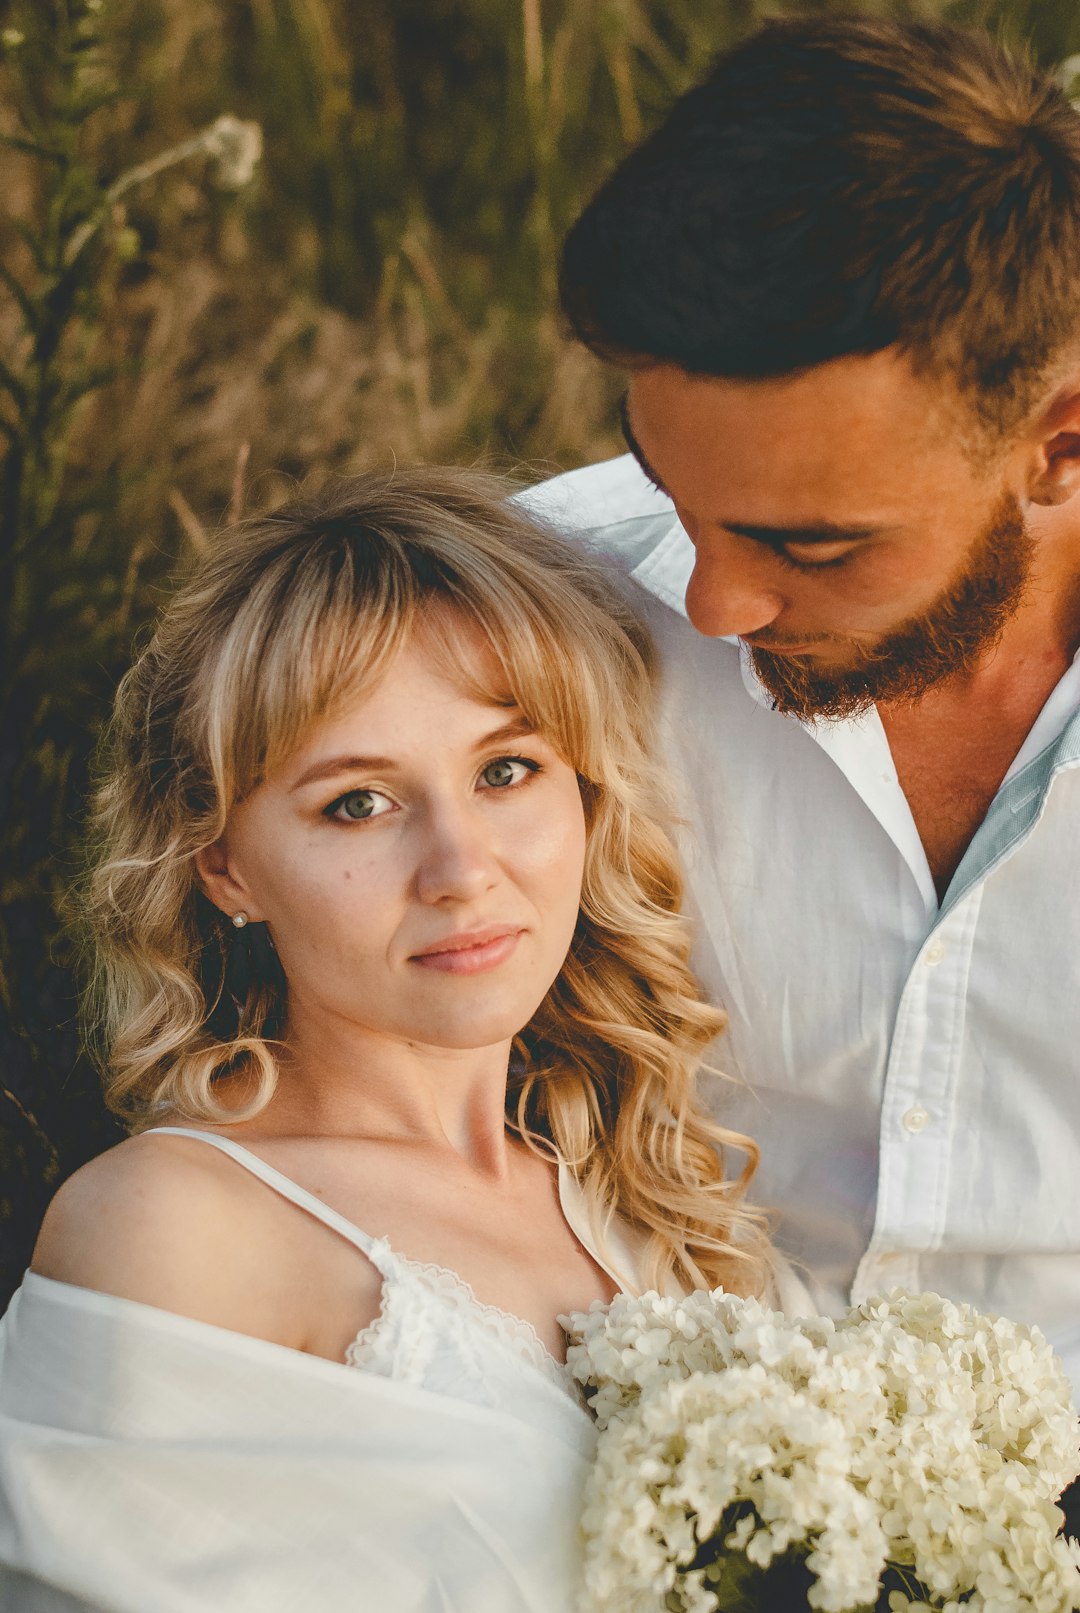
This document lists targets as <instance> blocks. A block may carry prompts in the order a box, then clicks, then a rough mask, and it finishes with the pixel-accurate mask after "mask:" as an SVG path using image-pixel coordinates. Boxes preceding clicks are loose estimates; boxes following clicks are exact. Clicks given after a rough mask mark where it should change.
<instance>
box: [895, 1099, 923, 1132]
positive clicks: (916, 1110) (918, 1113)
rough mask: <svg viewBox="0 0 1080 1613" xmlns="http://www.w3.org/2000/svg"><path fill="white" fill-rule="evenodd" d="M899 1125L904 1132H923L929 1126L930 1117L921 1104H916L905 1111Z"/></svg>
mask: <svg viewBox="0 0 1080 1613" xmlns="http://www.w3.org/2000/svg"><path fill="white" fill-rule="evenodd" d="M900 1124H901V1125H902V1126H903V1128H904V1130H905V1131H910V1132H917V1131H925V1130H926V1128H927V1126H928V1125H929V1124H930V1116H929V1114H928V1113H927V1111H926V1110H925V1109H924V1108H923V1106H922V1104H921V1103H916V1104H914V1105H913V1107H912V1108H910V1109H909V1110H908V1111H907V1113H906V1114H905V1115H904V1117H903V1119H902V1120H901V1122H900Z"/></svg>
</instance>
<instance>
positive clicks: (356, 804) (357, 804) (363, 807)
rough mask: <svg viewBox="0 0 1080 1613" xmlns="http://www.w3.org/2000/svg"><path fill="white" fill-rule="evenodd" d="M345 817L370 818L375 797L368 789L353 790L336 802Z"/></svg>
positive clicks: (373, 808)
mask: <svg viewBox="0 0 1080 1613" xmlns="http://www.w3.org/2000/svg"><path fill="white" fill-rule="evenodd" d="M338 805H339V806H340V808H341V810H342V812H344V814H345V816H346V817H347V818H370V817H371V814H372V813H373V812H374V810H375V797H374V796H373V795H372V793H371V791H370V790H353V791H352V793H351V794H349V795H343V796H342V798H341V800H340V801H339V802H338Z"/></svg>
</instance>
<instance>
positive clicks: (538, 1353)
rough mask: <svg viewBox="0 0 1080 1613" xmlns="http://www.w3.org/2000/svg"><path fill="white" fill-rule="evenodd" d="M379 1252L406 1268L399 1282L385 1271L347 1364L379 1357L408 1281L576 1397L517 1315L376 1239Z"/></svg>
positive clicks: (559, 1365)
mask: <svg viewBox="0 0 1080 1613" xmlns="http://www.w3.org/2000/svg"><path fill="white" fill-rule="evenodd" d="M377 1247H378V1249H379V1252H380V1253H382V1252H383V1251H385V1253H386V1255H388V1256H389V1257H390V1259H392V1261H393V1262H394V1264H395V1265H397V1266H398V1267H402V1268H404V1271H403V1272H402V1276H401V1277H398V1276H397V1274H396V1273H393V1274H392V1273H389V1272H385V1271H384V1272H383V1283H382V1294H381V1296H380V1300H379V1310H378V1314H377V1315H376V1316H375V1317H373V1319H372V1320H371V1321H370V1322H369V1323H368V1324H367V1326H366V1327H363V1328H361V1329H360V1332H359V1333H358V1334H357V1335H356V1338H355V1339H354V1340H353V1341H352V1343H351V1344H350V1345H349V1347H348V1349H347V1350H346V1352H345V1360H346V1363H347V1364H348V1365H349V1366H353V1367H362V1366H364V1365H366V1360H367V1359H370V1357H371V1356H372V1355H376V1356H377V1355H378V1352H379V1344H380V1342H381V1340H382V1337H383V1336H384V1335H385V1334H386V1333H387V1331H388V1330H389V1329H390V1327H391V1323H392V1322H393V1320H394V1317H395V1315H396V1313H397V1311H398V1308H399V1306H400V1304H401V1303H402V1302H403V1301H404V1300H406V1299H407V1297H408V1288H409V1284H410V1281H411V1282H412V1283H414V1284H415V1285H416V1286H417V1287H420V1288H422V1289H423V1290H424V1291H425V1292H426V1293H427V1294H429V1295H432V1296H433V1297H434V1298H436V1299H439V1300H442V1301H444V1302H445V1303H446V1304H448V1305H449V1307H450V1308H451V1309H452V1310H454V1311H457V1312H458V1313H459V1314H460V1315H462V1316H463V1317H464V1318H467V1319H469V1320H471V1321H474V1322H479V1323H480V1324H481V1327H482V1329H483V1331H484V1333H485V1334H486V1335H487V1336H488V1337H489V1338H491V1339H493V1340H494V1341H495V1342H496V1343H498V1344H501V1345H503V1346H505V1347H506V1348H507V1349H508V1350H510V1351H512V1352H513V1354H514V1355H515V1356H517V1357H518V1359H519V1360H520V1359H524V1360H525V1361H527V1362H528V1363H529V1365H530V1366H533V1367H535V1368H536V1369H537V1371H539V1372H541V1373H543V1375H544V1377H545V1378H547V1379H548V1381H549V1382H550V1383H553V1384H555V1386H556V1387H557V1388H559V1389H562V1390H563V1391H564V1392H566V1391H570V1392H571V1393H573V1394H574V1396H575V1398H579V1397H580V1391H579V1388H578V1384H577V1381H576V1379H575V1378H574V1377H573V1375H572V1373H571V1371H570V1368H569V1367H568V1366H567V1364H566V1362H565V1361H560V1360H559V1359H558V1358H557V1357H556V1356H554V1355H552V1353H551V1351H550V1350H549V1349H548V1347H547V1345H546V1344H545V1343H544V1341H543V1339H542V1338H541V1337H540V1335H539V1333H538V1332H537V1331H536V1329H535V1327H534V1326H533V1325H532V1323H531V1322H529V1321H526V1319H525V1318H524V1317H523V1316H515V1315H514V1314H513V1312H512V1311H504V1310H503V1309H502V1308H501V1307H500V1306H498V1305H489V1304H487V1303H486V1302H485V1301H484V1300H481V1299H478V1298H477V1296H476V1293H475V1292H474V1290H473V1288H472V1286H471V1285H470V1284H469V1283H467V1282H466V1281H465V1279H464V1278H463V1277H459V1276H458V1273H457V1272H456V1271H452V1270H451V1269H450V1267H449V1266H438V1265H433V1264H430V1263H428V1262H425V1261H421V1260H410V1259H409V1257H408V1256H407V1255H401V1254H398V1253H397V1252H396V1251H395V1250H392V1249H391V1248H390V1246H389V1244H388V1243H387V1241H386V1239H385V1238H380V1239H378V1240H377ZM406 1273H407V1275H406Z"/></svg>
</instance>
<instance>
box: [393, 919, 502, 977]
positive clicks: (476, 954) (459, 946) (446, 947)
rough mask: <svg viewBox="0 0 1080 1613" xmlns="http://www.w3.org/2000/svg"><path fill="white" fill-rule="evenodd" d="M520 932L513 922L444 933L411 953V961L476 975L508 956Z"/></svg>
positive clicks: (445, 970) (491, 967)
mask: <svg viewBox="0 0 1080 1613" xmlns="http://www.w3.org/2000/svg"><path fill="white" fill-rule="evenodd" d="M523 934H524V931H523V930H522V929H521V928H520V927H518V926H517V925H510V924H496V925H488V927H487V928H486V929H483V930H465V931H463V932H462V933H461V934H460V935H448V936H446V937H444V939H442V940H441V941H433V942H432V943H431V945H430V946H426V947H424V948H423V949H422V951H420V952H414V953H413V955H412V959H411V961H412V962H413V963H418V964H420V965H421V967H422V968H425V969H437V970H441V971H442V972H443V973H444V974H455V975H465V974H476V973H478V972H479V971H481V970H483V969H494V968H496V967H497V966H498V965H499V964H500V963H502V962H504V960H505V959H506V958H508V957H509V956H510V954H511V952H513V950H514V948H515V947H516V945H517V943H518V940H519V939H520V937H521V936H522V935H523Z"/></svg>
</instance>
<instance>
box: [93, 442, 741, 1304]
mask: <svg viewBox="0 0 1080 1613" xmlns="http://www.w3.org/2000/svg"><path fill="white" fill-rule="evenodd" d="M506 493H507V487H506V484H505V483H503V482H502V481H497V480H495V479H493V478H489V477H486V476H482V475H480V474H478V473H476V472H463V471H449V470H420V469H410V470H398V471H395V472H394V473H393V475H368V476H362V477H357V478H355V479H352V480H349V481H346V482H343V483H339V484H338V485H337V486H336V487H335V488H333V489H332V490H331V491H330V492H328V493H325V494H322V495H319V496H316V497H304V498H299V499H297V500H295V501H293V502H291V503H289V504H287V505H286V506H284V507H283V508H281V509H279V510H277V511H275V512H274V513H272V514H270V515H267V516H265V517H263V518H261V519H259V520H256V521H254V522H252V523H249V524H246V525H244V526H241V527H239V528H236V529H234V530H232V531H231V532H228V533H226V534H225V535H224V536H223V537H222V538H221V539H220V541H219V542H218V543H217V544H216V546H215V548H214V551H213V553H212V554H211V555H210V556H209V557H208V558H207V559H206V560H205V561H204V563H203V564H202V565H201V566H200V568H199V570H198V571H197V573H196V574H195V576H194V577H193V578H192V579H191V580H190V581H189V582H188V583H187V585H186V586H185V587H183V588H182V589H181V590H180V591H179V593H178V594H177V595H176V596H175V598H174V599H173V600H172V602H171V604H170V605H169V606H168V608H167V609H166V611H165V612H164V615H163V617H162V619H161V621H160V623H159V625H158V628H157V631H156V632H155V634H154V636H153V639H152V640H151V642H150V643H149V645H148V647H147V648H146V649H145V651H144V652H143V654H142V655H141V656H140V657H139V659H138V660H137V662H136V664H135V665H134V666H133V667H132V669H131V671H130V672H129V673H128V674H127V676H126V678H125V679H124V681H123V683H122V684H121V686H120V689H119V692H118V694H117V699H116V707H115V714H114V719H113V722H112V725H111V728H110V730H109V732H108V734H107V737H106V742H105V749H104V755H105V767H104V776H103V779H102V782H101V784H100V788H99V790H98V793H97V796H96V800H95V807H94V818H93V824H94V835H93V843H94V846H95V853H94V857H93V867H92V872H91V874H90V878H89V881H88V885H87V903H86V911H87V916H88V920H89V930H90V934H91V936H92V942H93V958H94V967H93V969H92V979H91V985H90V990H89V997H88V1006H89V1010H90V1012H89V1021H90V1026H91V1031H92V1033H93V1035H94V1039H95V1041H96V1043H97V1046H98V1049H99V1052H100V1054H101V1061H102V1064H103V1067H104V1070H105V1094H106V1099H107V1101H108V1103H109V1105H110V1106H111V1107H112V1108H113V1109H114V1110H115V1111H116V1112H117V1113H118V1114H120V1115H123V1116H124V1117H125V1118H126V1119H127V1120H128V1122H129V1123H130V1124H131V1126H132V1129H134V1130H138V1129H140V1128H141V1127H143V1126H145V1125H147V1124H149V1123H151V1122H152V1121H153V1119H154V1118H155V1117H156V1116H160V1114H161V1113H162V1111H163V1110H165V1109H168V1110H171V1111H173V1112H174V1113H177V1114H180V1115H183V1116H184V1117H185V1118H187V1119H189V1120H196V1121H203V1122H212V1123H222V1122H225V1121H228V1120H238V1119H248V1118H250V1117H251V1116H253V1115H254V1114H256V1113H257V1112H258V1111H259V1110H260V1109H261V1108H262V1107H263V1106H264V1105H265V1103H266V1102H268V1100H269V1098H270V1096H271V1095H272V1093H273V1090H274V1087H275V1084H276V1081H277V1078H278V1072H277V1062H276V1059H275V1055H274V1037H275V1036H276V1035H277V1034H278V1031H279V1029H280V1027H281V1026H282V1024H283V1023H284V1021H285V1014H286V1005H285V1003H284V1001H283V995H284V992H283V985H282V983H281V982H280V980H279V981H278V983H277V984H275V982H274V979H273V973H272V971H266V970H264V971H262V972H261V973H260V972H259V971H256V972H255V974H254V977H253V978H252V979H251V980H250V981H247V982H245V984H244V987H243V988H242V991H241V994H240V996H239V997H238V996H237V994H236V988H235V985H233V986H231V987H229V986H227V985H226V983H225V981H226V975H227V965H226V958H227V955H228V948H229V938H230V936H231V935H232V933H233V932H232V929H231V926H230V925H229V921H228V919H227V918H226V917H225V916H224V915H222V914H221V913H220V912H218V910H217V909H216V908H215V907H213V906H212V905H211V903H210V902H208V901H207V900H206V898H205V897H204V896H203V895H202V893H201V891H200V890H199V889H198V886H197V884H196V878H195V855H196V853H197V852H198V851H199V850H200V849H201V848H203V847H206V846H208V845H210V844H212V843H213V842H214V841H215V840H216V839H217V838H218V837H219V836H220V835H221V834H222V832H223V831H224V828H225V824H226V819H227V817H228V814H229V812H230V810H231V808H232V807H233V805H234V803H235V802H237V801H238V800H240V799H241V798H242V797H243V796H244V795H246V794H247V793H248V792H249V791H250V790H251V789H252V788H253V787H254V786H255V785H256V784H257V783H258V781H259V780H260V778H263V777H265V776H266V775H267V774H269V773H271V772H273V771H274V770H275V769H276V768H277V767H278V766H279V765H280V763H281V762H282V761H283V760H284V759H285V758H286V757H288V755H289V754H290V753H291V752H292V751H293V750H294V749H295V747H296V745H297V743H298V742H299V741H300V739H301V737H302V735H303V734H304V732H305V730H306V729H307V728H308V726H309V725H310V724H311V723H312V722H313V721H315V720H317V719H320V718H324V717H332V716H334V715H335V714H337V713H338V712H340V711H342V710H344V709H346V708H347V707H349V706H350V705H351V704H353V703H355V702H356V701H357V699H359V698H362V697H363V695H364V694H365V693H367V692H368V691H370V690H371V688H372V687H373V686H374V684H375V683H376V682H377V681H378V679H379V678H380V677H381V676H382V675H383V674H384V673H385V672H386V670H387V669H388V668H389V667H390V666H391V664H392V662H393V659H394V656H395V654H396V653H397V651H398V650H399V649H400V647H401V646H402V645H403V644H404V643H405V641H406V640H407V638H408V637H409V635H410V633H411V632H413V631H414V629H417V628H420V627H422V628H423V630H424V631H425V632H428V633H431V634H434V635H435V636H436V638H437V639H438V640H439V642H440V643H441V645H442V647H443V649H444V650H445V652H446V654H448V655H451V656H454V655H455V650H454V628H455V623H456V624H458V625H460V624H461V622H462V620H465V621H467V622H469V623H470V624H475V626H476V627H478V628H479V629H480V631H481V633H482V635H483V638H484V640H485V641H486V642H487V643H488V644H490V646H491V650H492V653H493V655H494V657H495V660H496V662H497V664H498V667H499V669H500V675H501V678H502V680H503V681H504V683H505V688H504V689H501V690H499V691H498V692H497V694H496V693H495V692H493V691H492V690H491V689H485V690H483V691H482V693H483V697H484V698H486V699H491V698H493V695H494V696H495V697H496V698H499V699H506V700H507V701H512V702H513V703H514V704H515V705H516V706H517V707H518V708H519V709H520V710H521V711H522V712H523V713H524V715H525V716H526V717H527V719H528V720H529V721H530V723H531V724H532V725H533V726H534V728H535V729H536V731H537V732H538V733H540V734H542V735H543V736H544V737H545V738H546V739H547V740H548V741H549V742H550V743H552V744H553V745H554V746H555V748H556V749H557V750H558V751H559V753H560V754H561V755H562V756H563V757H565V759H566V760H567V761H568V762H569V763H570V764H571V765H572V766H573V767H574V769H575V770H576V772H577V774H578V777H579V780H580V784H581V792H582V798H583V802H584V808H585V816H586V824H587V846H586V858H585V874H584V882H583V889H582V895H581V908H580V915H579V921H578V925H577V928H576V932H575V935H574V939H573V942H572V945H571V948H570V953H569V955H568V957H567V959H566V961H565V963H564V965H563V968H562V970H561V972H560V974H559V976H558V979H557V980H556V981H555V983H554V985H553V986H552V987H551V990H550V991H549V992H548V994H547V997H546V998H545V1000H544V1002H543V1004H542V1005H541V1007H540V1008H539V1010H538V1011H537V1013H536V1014H535V1015H534V1017H533V1019H532V1020H531V1022H530V1023H529V1024H528V1025H527V1026H526V1027H525V1028H524V1029H523V1030H522V1031H521V1033H520V1034H519V1036H518V1037H517V1038H516V1041H515V1049H514V1056H513V1057H512V1059H511V1065H510V1077H509V1083H508V1090H507V1120H508V1123H509V1124H510V1125H511V1126H512V1127H514V1128H515V1129H516V1130H517V1131H519V1132H520V1134H521V1135H522V1136H524V1137H525V1138H526V1139H527V1140H529V1141H530V1143H531V1144H532V1145H533V1146H541V1147H542V1146H544V1145H545V1144H547V1145H554V1147H555V1149H557V1151H558V1153H559V1154H560V1155H561V1156H562V1157H563V1158H565V1159H566V1160H567V1161H568V1162H569V1163H570V1165H571V1166H572V1168H573V1169H574V1171H575V1173H576V1174H577V1177H578V1180H579V1181H580V1183H581V1185H582V1187H583V1188H584V1189H585V1190H586V1192H587V1194H588V1196H589V1200H590V1202H591V1203H592V1204H593V1205H594V1206H601V1205H602V1206H603V1207H604V1209H603V1212H602V1213H600V1212H598V1213H600V1219H601V1222H602V1221H603V1217H604V1216H610V1215H611V1214H613V1213H615V1212H619V1213H621V1214H622V1215H624V1216H625V1217H626V1218H627V1219H628V1220H629V1221H631V1222H632V1223H633V1224H635V1225H636V1226H637V1227H638V1228H639V1229H641V1230H643V1231H644V1232H645V1233H646V1234H647V1242H646V1251H645V1259H646V1268H647V1269H646V1277H647V1281H648V1282H649V1283H650V1284H653V1285H655V1286H657V1287H660V1286H662V1285H663V1283H664V1281H665V1280H666V1278H667V1277H668V1276H674V1277H675V1278H676V1279H677V1280H679V1281H682V1282H686V1283H689V1284H691V1285H693V1286H701V1285H703V1284H704V1285H707V1286H710V1287H711V1286H715V1285H717V1284H719V1283H723V1284H724V1285H725V1286H727V1287H729V1288H732V1289H735V1290H738V1291H744V1292H749V1291H757V1290H758V1289H759V1288H760V1287H761V1285H762V1282H763V1280H764V1275H765V1271H766V1267H767V1244H766V1240H765V1237H764V1234H763V1232H762V1230H761V1224H760V1219H759V1217H758V1216H757V1215H756V1214H755V1213H754V1212H753V1211H751V1210H750V1209H749V1208H748V1207H747V1206H746V1204H745V1203H744V1195H745V1189H746V1186H747V1183H748V1181H749V1179H750V1177H751V1175H752V1174H753V1171H754V1169H755V1167H756V1164H757V1148H756V1146H755V1145H754V1143H753V1142H751V1141H750V1139H748V1138H746V1137H743V1136H740V1135H737V1134H734V1133H730V1132H727V1131H725V1130H724V1129H723V1128H721V1127H719V1126H717V1125H716V1124H715V1123H714V1122H713V1121H712V1120H710V1119H709V1117H708V1116H707V1114H706V1112H705V1110H704V1108H703V1106H702V1105H701V1103H700V1101H699V1099H698V1098H697V1096H696V1093H695V1078H696V1073H697V1069H698V1065H699V1062H700V1058H701V1055H702V1053H703V1051H704V1049H705V1047H706V1046H707V1044H708V1043H709V1042H710V1041H711V1040H712V1039H713V1037H714V1036H716V1035H717V1033H718V1032H719V1031H720V1030H721V1029H722V1028H723V1025H724V1016H723V1015H722V1014H721V1013H720V1012H719V1011H718V1010H717V1009H715V1008H712V1007H710V1006H709V1005H708V1004H707V1003H706V1002H705V1001H704V1000H703V998H702V995H701V992H700V990H699V988H698V985H697V983H696V981H695V979H694V977H693V975H692V974H691V972H690V968H689V965H688V954H689V937H688V930H687V925H686V922H685V920H684V919H683V918H682V917H681V916H680V902H681V896H682V879H681V874H680V869H679V864H678V861H677V858H676V855H675V851H674V847H673V844H672V840H671V836H670V831H669V827H668V808H667V805H666V802H665V800H664V798H663V793H662V787H661V785H660V782H659V779H658V769H657V761H656V757H655V755H654V754H653V748H652V743H653V708H654V683H655V666H654V653H653V649H652V646H651V642H650V640H649V638H648V635H647V633H646V631H645V629H644V628H643V627H642V625H641V624H640V623H639V622H638V620H637V619H636V618H635V616H634V615H633V614H632V612H631V611H630V610H629V608H628V607H627V605H626V604H625V603H624V602H623V601H622V600H621V598H620V596H619V594H618V592H617V591H616V589H615V588H614V586H613V585H612V584H611V583H610V582H609V581H608V579H607V577H606V576H605V575H604V574H603V572H602V571H601V570H600V568H599V567H598V566H597V565H596V564H595V563H593V562H591V561H590V560H588V559H586V558H585V557H584V556H583V555H581V554H579V553H578V552H576V550H574V549H573V548H571V547H570V546H569V545H568V544H566V543H564V542H563V541H562V540H561V539H559V538H557V537H555V536H554V535H552V534H551V533H549V532H547V531H545V530H543V529H542V528H541V527H539V526H538V525H537V524H535V523H534V522H533V521H531V520H529V519H527V518H526V517H525V516H524V515H523V514H522V513H521V512H520V510H519V509H517V508H515V506H514V505H513V504H512V503H508V502H507V500H506ZM456 658H457V661H458V662H459V663H460V662H461V661H462V659H463V654H462V653H461V652H459V653H458V654H457V657H456ZM465 659H466V660H467V657H465ZM473 663H475V656H474V657H473ZM461 675H462V677H463V678H465V679H466V680H468V681H470V682H474V681H475V679H476V678H477V676H478V675H479V674H478V672H477V670H476V666H475V664H473V665H472V666H471V667H470V665H468V664H466V665H464V666H461ZM240 1069H244V1070H246V1071H248V1072H249V1073H250V1074H251V1075H253V1076H254V1077H255V1094H254V1096H253V1097H252V1099H251V1101H250V1102H249V1103H248V1104H247V1105H246V1106H245V1107H244V1108H243V1109H242V1110H238V1109H236V1108H235V1107H234V1106H233V1107H229V1108H226V1107H225V1105H224V1104H223V1103H222V1102H221V1099H220V1096H219V1095H218V1094H217V1093H215V1083H216V1082H217V1081H218V1080H219V1078H220V1077H221V1076H222V1075H224V1074H227V1073H229V1072H235V1071H238V1070H240ZM728 1146H734V1147H735V1148H736V1149H738V1150H739V1151H740V1152H741V1153H742V1154H743V1156H744V1164H743V1168H742V1170H741V1172H740V1174H739V1175H738V1176H736V1177H733V1178H728V1177H727V1176H726V1175H725V1168H724V1152H725V1148H726V1147H728ZM601 1232H602V1227H601Z"/></svg>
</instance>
